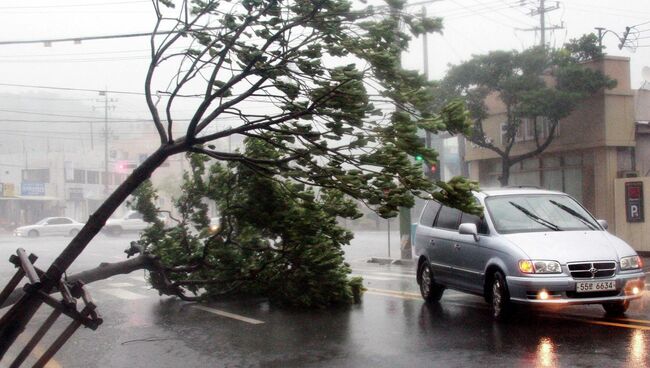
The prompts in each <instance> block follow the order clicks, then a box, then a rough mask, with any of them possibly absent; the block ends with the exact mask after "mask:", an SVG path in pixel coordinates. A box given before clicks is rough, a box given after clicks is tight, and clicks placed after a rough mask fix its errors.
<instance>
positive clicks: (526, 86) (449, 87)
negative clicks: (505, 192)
mask: <svg viewBox="0 0 650 368" xmlns="http://www.w3.org/2000/svg"><path fill="white" fill-rule="evenodd" d="M602 55H603V54H602V50H601V49H600V47H598V45H597V39H596V37H595V36H594V35H593V34H592V35H587V36H583V37H582V38H580V39H578V40H572V41H571V42H570V43H568V44H566V45H565V46H564V47H563V48H561V49H558V50H550V49H547V48H545V47H533V48H530V49H527V50H524V51H522V52H517V51H493V52H490V53H488V54H487V55H478V56H474V57H473V58H472V59H471V60H469V61H467V62H465V63H463V64H460V65H456V66H453V67H452V68H451V69H450V70H449V72H448V73H447V75H446V77H445V78H444V79H443V80H442V81H441V83H440V86H439V87H440V88H439V91H438V93H439V95H438V96H437V99H438V101H447V100H452V99H454V98H459V97H461V98H464V99H465V100H466V101H467V104H468V109H469V110H470V115H471V117H472V119H473V120H474V128H473V129H472V131H471V133H470V134H467V135H466V137H467V138H468V139H469V140H470V141H471V142H472V143H474V144H476V145H478V146H480V147H483V148H486V149H489V150H491V151H493V152H495V153H496V154H497V155H498V156H499V157H500V159H501V165H502V166H501V175H500V177H499V181H500V183H501V185H502V186H506V185H508V179H509V177H510V168H511V167H512V166H513V165H515V164H517V163H519V162H521V161H523V160H526V159H529V158H532V157H535V156H537V155H539V154H541V153H542V152H544V150H545V149H546V148H548V146H549V145H550V144H551V142H552V141H553V139H554V138H555V136H556V130H557V127H558V124H559V122H560V120H561V119H563V118H566V117H567V116H569V115H570V114H571V112H572V111H573V110H574V109H575V108H576V106H577V105H578V104H579V103H580V102H581V101H583V100H584V99H585V98H587V97H589V96H592V95H593V94H595V93H597V92H598V91H601V90H602V89H603V88H613V87H614V86H615V85H616V81H614V80H611V79H609V78H608V77H607V76H605V75H603V74H602V73H601V72H599V71H594V70H592V69H589V68H587V67H585V65H584V62H586V61H589V60H597V59H598V58H601V57H602ZM489 95H494V96H495V97H497V98H498V99H499V100H500V101H501V102H502V103H503V105H504V106H505V115H506V116H505V119H504V121H503V124H504V127H503V132H502V137H503V139H502V141H501V142H499V139H498V138H497V137H488V136H487V135H486V133H485V130H484V129H483V124H484V122H485V120H486V119H487V118H488V108H487V106H486V98H487V97H488V96H489ZM525 120H528V121H530V122H531V123H532V124H534V129H533V134H534V144H535V146H534V148H532V149H531V150H529V151H528V152H525V153H521V154H518V155H513V154H512V149H513V147H514V146H515V142H516V137H517V135H518V133H521V131H522V130H523V129H524V124H523V122H524V121H525ZM544 121H546V123H545V122H544ZM543 124H548V125H547V127H546V128H544V126H543ZM543 133H545V134H543ZM495 138H497V139H495Z"/></svg>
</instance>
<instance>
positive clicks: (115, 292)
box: [99, 289, 147, 300]
mask: <svg viewBox="0 0 650 368" xmlns="http://www.w3.org/2000/svg"><path fill="white" fill-rule="evenodd" d="M99 291H101V292H102V293H105V294H109V295H112V296H115V297H118V298H120V299H125V300H137V299H145V298H147V296H145V295H142V294H136V293H134V292H131V291H128V290H123V289H101V290H99Z"/></svg>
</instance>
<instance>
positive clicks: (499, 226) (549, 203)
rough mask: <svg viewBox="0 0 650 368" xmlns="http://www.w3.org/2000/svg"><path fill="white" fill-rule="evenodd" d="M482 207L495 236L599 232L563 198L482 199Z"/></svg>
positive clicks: (587, 216)
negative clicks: (530, 233) (569, 231)
mask: <svg viewBox="0 0 650 368" xmlns="http://www.w3.org/2000/svg"><path fill="white" fill-rule="evenodd" d="M485 205H486V207H487V209H488V211H489V212H490V217H491V218H492V222H493V223H494V227H495V228H496V230H497V232H499V233H503V234H511V233H523V232H541V231H567V230H602V228H601V227H600V225H599V224H598V223H597V222H596V220H594V218H593V217H592V216H591V214H589V212H587V211H586V210H585V209H584V208H582V206H580V205H579V204H578V203H577V202H576V201H575V200H573V199H572V198H571V197H569V196H566V195H560V194H527V195H516V196H514V195H506V196H494V197H488V198H486V200H485Z"/></svg>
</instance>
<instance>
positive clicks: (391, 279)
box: [350, 273, 399, 281]
mask: <svg viewBox="0 0 650 368" xmlns="http://www.w3.org/2000/svg"><path fill="white" fill-rule="evenodd" d="M350 276H352V277H363V279H364V280H375V281H397V280H399V279H396V278H389V277H377V276H372V275H365V274H361V273H351V274H350Z"/></svg>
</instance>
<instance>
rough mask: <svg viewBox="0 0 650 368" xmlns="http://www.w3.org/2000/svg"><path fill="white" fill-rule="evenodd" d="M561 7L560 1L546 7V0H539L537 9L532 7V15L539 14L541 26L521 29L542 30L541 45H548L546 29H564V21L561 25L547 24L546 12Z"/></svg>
mask: <svg viewBox="0 0 650 368" xmlns="http://www.w3.org/2000/svg"><path fill="white" fill-rule="evenodd" d="M558 9H560V2H559V1H556V2H555V5H554V6H550V7H546V4H545V0H539V7H538V8H536V9H531V11H530V16H531V17H534V16H536V15H539V27H534V28H526V29H521V28H518V30H520V31H540V35H541V37H540V42H539V44H540V46H542V47H546V31H552V30H555V29H564V23H562V24H561V25H559V26H546V13H548V12H551V11H553V10H558Z"/></svg>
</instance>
